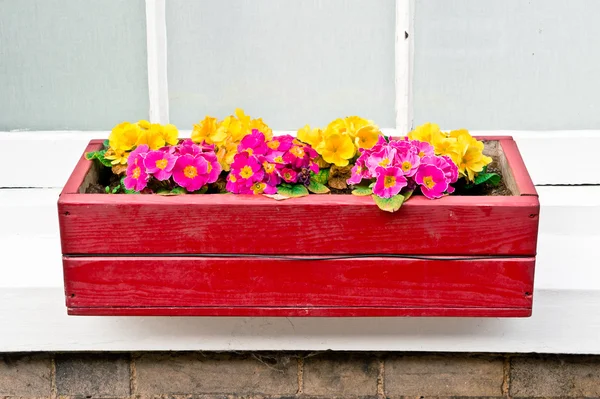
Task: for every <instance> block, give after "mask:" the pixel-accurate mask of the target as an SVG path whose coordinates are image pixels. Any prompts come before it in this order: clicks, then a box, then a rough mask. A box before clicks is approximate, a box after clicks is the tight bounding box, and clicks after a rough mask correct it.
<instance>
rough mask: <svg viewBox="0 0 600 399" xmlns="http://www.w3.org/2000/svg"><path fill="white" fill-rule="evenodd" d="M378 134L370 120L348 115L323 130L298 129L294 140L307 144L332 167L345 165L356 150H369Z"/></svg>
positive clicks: (306, 127) (375, 126) (308, 127)
mask: <svg viewBox="0 0 600 399" xmlns="http://www.w3.org/2000/svg"><path fill="white" fill-rule="evenodd" d="M380 136H381V132H380V131H379V128H378V127H377V125H375V124H374V123H373V121H370V120H367V119H364V118H361V117H358V116H349V117H347V118H344V119H336V120H334V121H333V122H331V123H330V124H329V125H327V127H326V128H325V129H319V128H314V129H313V128H311V127H310V126H309V125H306V126H304V127H303V128H302V129H300V130H298V139H299V140H301V141H303V142H305V143H307V144H310V145H311V146H312V147H313V148H314V149H315V150H316V151H317V153H318V154H319V155H321V157H322V158H323V160H324V161H325V162H327V163H330V164H334V165H336V166H346V165H348V164H349V163H350V160H351V159H352V158H353V157H354V155H355V154H356V153H357V152H358V150H360V149H369V148H371V147H373V146H374V145H375V144H376V143H377V140H378V138H379V137H380Z"/></svg>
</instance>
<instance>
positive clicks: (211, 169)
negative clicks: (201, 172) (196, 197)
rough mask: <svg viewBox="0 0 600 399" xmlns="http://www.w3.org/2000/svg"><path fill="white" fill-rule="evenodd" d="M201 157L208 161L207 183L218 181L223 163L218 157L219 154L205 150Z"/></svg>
mask: <svg viewBox="0 0 600 399" xmlns="http://www.w3.org/2000/svg"><path fill="white" fill-rule="evenodd" d="M198 156H199V157H202V158H204V159H205V160H206V162H207V163H208V170H207V177H206V179H207V181H206V182H207V183H214V182H216V181H217V179H218V178H219V175H220V174H221V164H220V163H219V160H218V159H217V155H216V154H215V153H214V152H212V151H211V152H203V153H201V154H199V155H198Z"/></svg>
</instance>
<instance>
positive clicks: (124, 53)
mask: <svg viewBox="0 0 600 399" xmlns="http://www.w3.org/2000/svg"><path fill="white" fill-rule="evenodd" d="M147 117H148V78H147V56H146V15H145V5H144V0H0V130H13V129H28V130H61V129H82V130H96V129H104V130H105V129H110V128H111V127H112V126H113V125H115V124H116V123H118V122H120V121H122V120H128V119H129V120H136V119H140V118H147Z"/></svg>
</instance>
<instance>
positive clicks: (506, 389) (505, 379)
mask: <svg viewBox="0 0 600 399" xmlns="http://www.w3.org/2000/svg"><path fill="white" fill-rule="evenodd" d="M510 366H511V358H510V356H509V355H506V356H505V357H504V363H503V365H502V395H504V397H505V398H507V399H511V396H510Z"/></svg>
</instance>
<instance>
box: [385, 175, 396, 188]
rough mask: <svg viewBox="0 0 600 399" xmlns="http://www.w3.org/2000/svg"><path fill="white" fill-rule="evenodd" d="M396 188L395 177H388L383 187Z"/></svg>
mask: <svg viewBox="0 0 600 399" xmlns="http://www.w3.org/2000/svg"><path fill="white" fill-rule="evenodd" d="M394 186H396V178H395V177H394V176H386V177H385V179H384V180H383V187H385V188H390V187H394Z"/></svg>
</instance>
